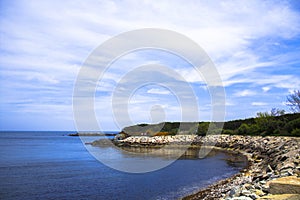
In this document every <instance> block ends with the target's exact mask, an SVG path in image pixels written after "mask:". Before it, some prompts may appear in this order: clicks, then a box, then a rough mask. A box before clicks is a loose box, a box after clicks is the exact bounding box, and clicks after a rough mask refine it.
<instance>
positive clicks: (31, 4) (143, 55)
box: [0, 0, 300, 130]
mask: <svg viewBox="0 0 300 200" xmlns="http://www.w3.org/2000/svg"><path fill="white" fill-rule="evenodd" d="M0 3H1V5H0V9H1V12H0V16H1V17H0V39H1V45H0V76H1V79H0V94H1V97H0V102H1V107H0V129H1V130H75V128H76V127H75V123H74V118H73V107H72V95H73V88H74V83H75V80H76V77H77V74H78V72H79V69H80V67H81V65H82V63H83V62H84V61H85V60H86V59H87V57H88V56H89V54H90V53H91V52H92V51H93V50H94V49H95V48H96V47H97V46H99V45H100V44H101V43H102V42H104V41H106V40H107V39H109V38H111V37H113V36H116V35H118V34H120V33H123V32H126V31H131V30H134V29H140V28H161V29H169V30H173V31H176V32H178V33H181V34H184V35H186V36H187V37H189V38H190V39H192V40H194V41H195V42H197V43H198V44H199V45H200V46H201V47H202V48H203V49H204V50H205V51H206V53H207V54H208V56H209V57H210V58H211V60H212V61H213V62H214V63H215V66H216V68H217V69H218V72H219V74H220V76H221V78H222V81H223V85H224V88H225V91H226V120H231V119H238V118H247V117H253V116H255V115H256V113H257V112H260V111H269V110H271V108H281V109H285V110H287V111H289V110H288V107H287V106H286V105H285V101H286V96H287V95H288V94H290V93H291V92H292V91H293V90H295V89H300V70H299V68H300V23H299V22H300V5H299V4H300V3H299V1H260V0H253V1H196V0H195V1H186V2H184V3H183V2H182V1H165V0H160V1H76V0H75V1H55V0H53V1H30V0H29V1H27V0H26V1H21V0H14V1H10V0H2V1H1V2H0ZM147 63H159V64H164V65H167V66H169V67H170V68H172V69H173V70H174V71H176V72H177V73H179V74H181V75H182V76H183V77H184V78H185V80H186V82H188V83H189V84H190V85H191V87H192V88H193V90H194V92H195V94H196V95H197V98H198V104H199V116H198V118H197V119H194V118H193V119H190V120H193V121H196V120H198V121H201V120H209V119H210V116H211V114H210V113H211V105H210V104H211V101H210V96H209V92H208V91H207V88H206V87H205V84H203V80H202V79H201V77H200V76H198V75H197V73H194V72H193V68H192V66H190V65H189V64H188V63H186V62H185V61H184V60H182V59H180V58H178V57H176V56H174V55H170V54H168V53H166V52H163V51H154V50H152V51H151V50H148V51H147V50H143V51H138V52H134V53H131V54H128V55H126V56H124V57H122V58H120V59H119V60H118V61H116V62H115V63H114V64H113V65H112V66H111V67H110V68H109V70H108V71H107V72H106V73H105V76H104V77H103V79H102V82H101V83H99V86H98V88H97V91H96V94H95V97H96V98H95V112H96V115H97V120H98V121H100V122H101V123H102V124H103V126H102V128H103V129H105V130H119V129H120V128H122V127H120V125H118V124H116V123H115V121H114V116H113V113H112V108H111V107H112V95H113V91H114V89H115V87H116V85H117V83H118V81H119V80H120V79H121V78H122V77H123V76H124V75H125V74H126V73H128V72H130V71H131V70H133V69H134V68H135V67H136V66H139V65H142V64H147ZM157 105H158V106H159V107H157ZM153 106H154V107H153ZM155 108H158V111H157V112H158V113H159V114H161V115H163V116H164V118H159V119H156V120H157V121H159V120H169V121H179V120H180V104H179V103H178V101H177V100H176V95H175V96H174V94H172V93H171V92H170V91H168V90H167V89H166V88H164V87H161V86H159V85H147V86H145V87H141V88H140V89H139V90H137V91H136V92H135V93H134V95H133V96H132V98H131V100H130V102H129V113H130V117H131V119H132V122H133V123H141V122H151V120H153V119H151V112H155ZM153 109H154V110H153ZM161 109H163V111H162V110H161ZM154 121H155V120H154Z"/></svg>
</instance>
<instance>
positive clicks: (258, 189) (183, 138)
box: [114, 135, 300, 200]
mask: <svg viewBox="0 0 300 200" xmlns="http://www.w3.org/2000/svg"><path fill="white" fill-rule="evenodd" d="M114 144H115V145H116V146H121V147H122V146H143V147H151V146H163V145H170V144H176V145H186V144H191V145H196V146H214V148H221V149H225V150H227V151H235V152H240V153H242V154H243V155H245V156H246V157H247V159H248V163H249V165H248V168H247V169H244V170H242V171H241V172H240V173H239V174H237V175H235V176H233V177H230V178H228V179H226V180H222V181H220V182H218V183H216V184H214V185H211V186H209V187H208V188H205V189H203V190H201V191H199V192H197V193H195V194H192V195H190V196H187V197H184V198H183V199H185V200H190V199H208V200H210V199H226V200H238V199H244V200H251V199H300V178H299V177H300V165H299V164H300V138H294V137H276V136H268V137H261V136H237V135H214V136H203V137H202V136H196V135H176V136H155V137H147V136H131V137H127V138H122V139H121V140H120V139H119V140H114Z"/></svg>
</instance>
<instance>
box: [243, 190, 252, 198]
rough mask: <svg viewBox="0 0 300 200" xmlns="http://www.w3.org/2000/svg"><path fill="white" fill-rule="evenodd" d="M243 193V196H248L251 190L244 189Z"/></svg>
mask: <svg viewBox="0 0 300 200" xmlns="http://www.w3.org/2000/svg"><path fill="white" fill-rule="evenodd" d="M241 194H242V195H243V196H246V197H248V196H250V194H251V192H250V191H249V190H242V192H241Z"/></svg>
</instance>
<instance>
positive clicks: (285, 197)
mask: <svg viewBox="0 0 300 200" xmlns="http://www.w3.org/2000/svg"><path fill="white" fill-rule="evenodd" d="M299 199H300V194H277V195H268V196H263V197H261V198H259V200H299Z"/></svg>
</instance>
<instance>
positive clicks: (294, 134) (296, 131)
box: [292, 128, 300, 137]
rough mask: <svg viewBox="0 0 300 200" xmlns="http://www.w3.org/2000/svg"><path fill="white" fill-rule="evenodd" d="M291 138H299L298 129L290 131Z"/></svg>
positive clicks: (299, 130)
mask: <svg viewBox="0 0 300 200" xmlns="http://www.w3.org/2000/svg"><path fill="white" fill-rule="evenodd" d="M292 136H294V137H300V128H295V129H294V130H293V131H292Z"/></svg>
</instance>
